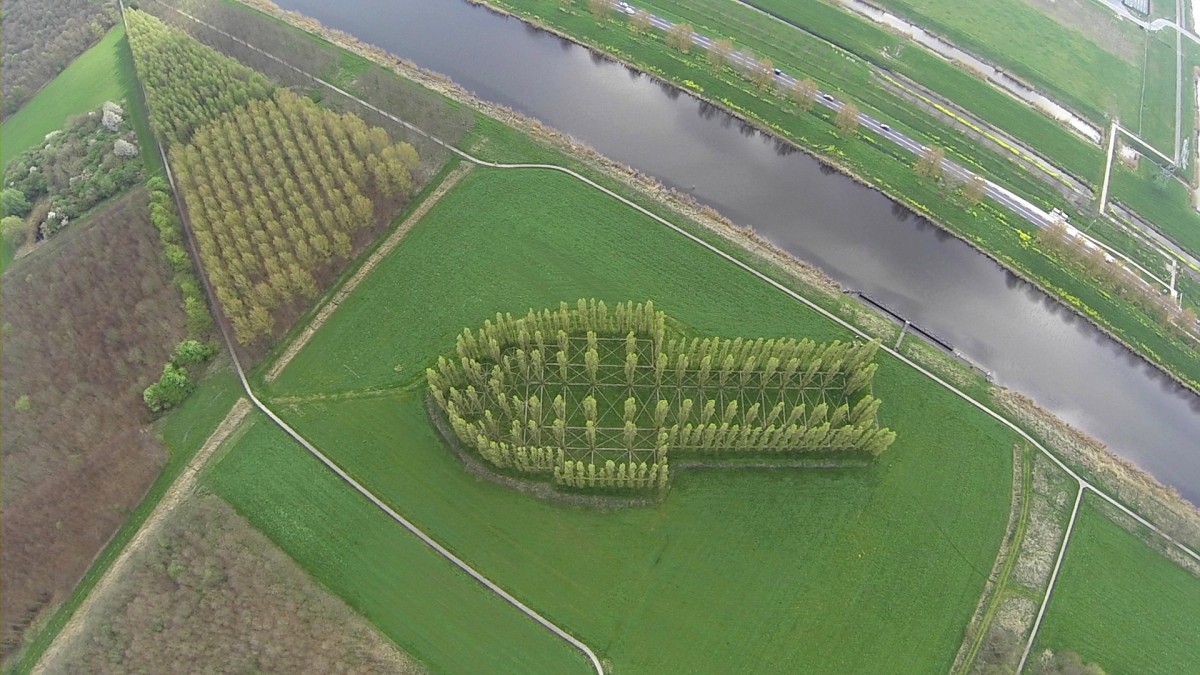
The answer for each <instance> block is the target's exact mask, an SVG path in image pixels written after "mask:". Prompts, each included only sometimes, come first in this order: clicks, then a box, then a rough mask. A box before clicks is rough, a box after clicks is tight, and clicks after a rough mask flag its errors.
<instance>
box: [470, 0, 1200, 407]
mask: <svg viewBox="0 0 1200 675" xmlns="http://www.w3.org/2000/svg"><path fill="white" fill-rule="evenodd" d="M652 1H653V0H652ZM493 4H496V5H498V6H501V7H505V8H510V9H514V10H515V11H519V13H520V14H521V15H522V16H525V17H527V18H529V19H531V20H533V21H535V22H538V23H541V24H545V25H549V26H550V27H551V28H554V29H556V30H560V31H563V32H565V33H566V34H567V35H569V36H572V37H574V38H576V39H579V40H582V41H584V42H585V43H588V44H591V45H593V46H595V47H596V48H598V49H601V50H603V51H606V52H609V53H613V54H615V55H618V56H619V57H621V58H622V59H625V60H626V61H628V62H630V63H631V64H633V65H634V66H636V67H639V68H641V69H644V70H647V71H649V72H652V73H654V74H656V75H658V76H660V77H663V78H666V79H668V80H670V81H672V82H675V83H676V84H678V85H679V86H681V87H683V88H685V89H687V90H690V91H692V92H693V93H695V94H696V95H697V96H703V97H704V98H706V99H707V100H710V101H713V102H715V103H719V104H720V105H722V106H723V107H725V108H726V109H728V110H730V111H732V112H734V113H736V114H738V115H741V116H743V117H747V118H749V119H752V120H754V121H755V122H757V123H758V124H759V125H761V126H763V127H765V128H767V129H770V130H771V131H772V132H774V133H777V134H779V135H781V136H784V137H786V138H789V139H791V140H793V141H794V142H796V143H798V144H799V145H800V146H801V147H804V148H807V149H810V150H811V151H813V152H815V153H817V154H818V155H820V156H822V157H823V158H824V160H825V161H828V162H831V163H834V164H836V165H838V166H839V167H841V168H842V169H843V170H845V171H847V172H849V173H852V174H853V175H855V176H856V177H858V178H859V179H860V180H863V181H865V182H867V183H869V184H872V185H875V186H877V187H878V188H879V189H881V190H883V191H884V192H886V193H887V194H888V195H890V196H892V197H893V198H895V199H898V200H899V201H901V202H902V203H904V204H906V205H908V206H909V207H911V208H913V209H914V210H916V211H917V212H919V213H921V214H923V215H926V216H928V217H929V218H931V219H932V220H934V221H935V222H937V223H939V224H940V225H942V226H943V227H946V228H948V229H949V230H950V231H952V232H954V233H955V234H957V235H958V236H960V237H962V238H963V239H965V240H966V241H968V242H970V243H971V244H972V245H974V246H976V247H978V248H980V249H981V250H983V251H984V252H986V253H987V254H989V255H990V256H992V257H993V258H995V259H997V260H998V261H1000V262H1001V263H1003V264H1004V265H1006V266H1007V267H1009V268H1010V269H1013V270H1015V271H1016V272H1018V273H1019V274H1021V275H1022V276H1024V277H1026V278H1027V279H1029V280H1032V281H1034V282H1036V283H1037V284H1038V285H1039V286H1040V287H1042V288H1043V289H1044V290H1046V291H1047V292H1049V293H1051V294H1052V295H1054V296H1056V297H1057V298H1058V299H1059V300H1060V301H1061V302H1063V303H1064V304H1066V305H1068V306H1070V307H1071V308H1073V309H1074V310H1075V311H1077V312H1078V313H1079V314H1081V315H1083V316H1085V317H1087V318H1088V319H1089V320H1090V321H1092V322H1093V323H1095V324H1097V325H1098V326H1100V327H1101V328H1103V329H1104V330H1106V331H1107V332H1109V333H1110V334H1111V335H1113V336H1115V337H1117V338H1118V339H1120V340H1122V341H1123V342H1124V343H1125V344H1127V345H1129V346H1130V348H1131V349H1133V350H1134V351H1136V352H1138V353H1139V354H1141V355H1142V356H1144V357H1145V358H1147V359H1148V360H1150V361H1152V362H1154V363H1156V364H1157V365H1159V366H1160V367H1162V368H1163V369H1165V370H1167V371H1168V372H1170V373H1171V374H1172V375H1173V376H1175V377H1176V378H1178V379H1179V380H1181V381H1182V382H1184V383H1186V384H1188V385H1189V386H1190V387H1192V388H1200V349H1198V348H1197V346H1196V345H1195V344H1194V343H1193V342H1191V341H1190V340H1188V339H1185V338H1181V337H1179V336H1178V335H1177V334H1175V333H1174V332H1173V331H1170V330H1164V329H1163V327H1162V326H1161V325H1160V324H1159V323H1158V321H1157V319H1156V318H1155V317H1154V316H1151V315H1149V314H1147V313H1146V312H1145V311H1144V310H1143V309H1141V308H1140V307H1138V306H1137V305H1136V304H1135V303H1132V302H1130V301H1128V300H1126V299H1123V298H1120V297H1118V296H1116V295H1113V294H1110V293H1108V292H1105V291H1103V290H1102V289H1099V288H1097V287H1096V285H1095V284H1094V283H1093V282H1092V281H1091V280H1090V279H1089V278H1087V277H1086V275H1084V274H1082V273H1081V272H1080V271H1079V270H1077V269H1074V268H1071V267H1064V266H1063V265H1061V264H1059V262H1058V261H1057V260H1056V259H1055V258H1054V257H1053V256H1050V255H1048V254H1047V252H1046V251H1045V250H1043V249H1041V248H1040V247H1039V246H1038V245H1037V244H1036V242H1035V237H1036V235H1037V233H1038V231H1039V230H1038V228H1037V227H1036V226H1034V225H1032V224H1031V223H1028V222H1026V221H1025V220H1024V219H1022V218H1020V217H1018V216H1016V215H1015V214H1013V213H1011V212H1009V211H1007V210H1006V209H1003V208H1002V207H1000V206H999V205H998V204H996V203H994V202H991V201H984V202H980V203H978V204H972V203H971V202H970V201H969V200H967V199H965V198H964V197H963V195H962V192H964V191H965V190H964V188H965V186H962V185H955V184H953V183H952V182H950V181H933V180H930V179H927V178H923V177H921V176H918V175H917V173H916V172H915V171H914V170H913V163H914V158H913V157H912V156H911V155H910V154H909V153H907V152H906V151H903V150H901V149H899V148H898V147H897V146H894V145H893V144H891V143H887V142H882V141H880V140H878V139H877V138H876V137H875V136H874V135H873V134H870V133H867V132H861V131H858V132H855V133H852V134H851V133H847V132H844V131H839V130H838V128H837V127H836V126H835V124H834V121H835V120H834V115H833V113H831V112H829V111H828V110H826V109H825V108H824V107H823V106H817V107H816V108H815V109H814V110H813V111H812V112H805V111H804V110H803V108H801V107H800V106H797V105H796V104H795V102H794V99H792V98H790V97H786V96H783V95H778V94H772V93H766V94H764V93H762V92H761V91H760V90H758V89H757V88H756V87H754V85H753V83H752V82H751V81H750V80H749V79H747V77H746V76H745V75H744V74H742V73H740V72H737V71H735V70H733V69H732V68H730V67H728V66H723V67H719V68H715V67H713V66H712V65H711V64H709V62H708V60H707V57H706V55H705V54H704V53H703V51H702V50H699V49H691V50H690V52H689V53H684V52H682V51H680V50H678V49H675V48H670V47H668V46H667V45H666V44H665V43H664V42H663V40H664V37H663V35H662V34H661V33H660V32H659V31H649V32H648V33H645V34H642V33H636V32H634V31H631V30H629V29H628V28H627V27H626V26H625V25H624V23H625V22H624V19H619V18H617V19H613V20H612V21H605V22H601V23H598V22H597V21H596V20H595V18H594V17H593V16H592V15H591V14H590V13H584V12H582V11H578V10H577V9H576V8H574V6H573V5H561V4H558V5H555V6H554V7H553V8H550V7H548V6H546V5H545V4H544V3H540V2H536V1H535V0H512V1H510V2H495V3H493ZM746 11H751V10H746ZM669 18H672V19H678V20H682V19H681V18H680V17H675V16H670V15H669ZM717 35H719V33H713V34H712V36H713V37H716V36H717ZM739 37H746V36H742V35H739ZM797 39H801V38H800V37H797ZM786 43H787V41H786V40H783V39H780V40H779V41H778V42H777V44H786ZM751 44H755V46H757V44H756V43H753V42H752V43H751ZM766 49H778V48H774V47H767V48H766ZM823 49H824V50H825V51H827V52H829V51H831V48H830V47H829V46H827V45H826V46H824V47H823ZM759 53H763V54H770V56H772V58H773V61H774V63H775V64H776V66H779V65H780V64H781V63H782V61H781V58H787V55H786V54H781V55H779V56H780V58H775V56H776V54H773V53H769V52H766V51H764V50H759ZM826 58H828V57H826ZM843 60H844V59H843ZM847 64H848V65H847V66H845V67H850V65H849V62H847ZM811 67H812V66H811V65H810V64H808V63H805V62H792V63H788V64H787V68H788V72H789V73H790V74H792V75H795V76H797V77H803V76H807V75H809V74H810V72H811V75H812V77H814V78H816V79H818V80H820V79H822V78H825V77H827V76H828V75H827V73H826V72H825V71H824V70H822V69H819V68H818V69H815V70H812V71H810V68H811ZM843 69H844V68H843ZM860 77H862V78H864V79H868V80H869V78H867V76H866V75H865V74H864V75H862V76H860ZM838 88H839V89H841V87H838ZM842 91H843V92H844V94H843V93H839V94H838V95H839V97H842V96H843V95H845V96H846V97H848V98H849V99H851V100H856V99H858V98H859V97H861V96H866V97H868V98H869V100H872V102H873V103H874V97H876V96H877V95H878V92H879V91H880V90H879V89H878V87H876V86H874V85H871V84H870V82H869V81H867V82H863V83H862V84H860V85H858V86H855V87H850V88H846V89H842ZM884 99H886V100H891V101H892V103H890V104H889V103H886V101H884V102H881V103H879V105H889V106H896V105H899V103H897V102H896V101H895V98H894V97H892V96H891V95H890V94H889V95H887V96H886V97H884ZM870 112H872V114H876V115H879V114H880V113H879V111H878V110H875V109H871V110H870ZM905 114H906V115H909V116H911V113H905ZM892 117H893V116H891V115H883V116H882V118H883V119H890V118H892ZM919 119H923V118H915V117H914V120H917V121H915V122H913V124H914V125H920V126H924V127H927V128H928V127H931V126H932V122H930V121H928V120H926V121H924V122H920V121H919ZM920 126H914V127H913V128H911V129H909V128H906V131H913V130H916V131H917V132H919V131H920ZM906 127H907V125H906ZM925 138H926V139H928V140H931V141H934V142H936V143H938V144H939V147H944V149H945V150H946V153H947V157H952V158H953V159H955V160H956V161H960V162H963V163H964V164H965V165H966V166H967V167H968V168H970V169H972V170H978V169H980V168H981V167H979V166H978V165H977V161H978V160H979V158H986V157H987V156H988V154H989V153H986V152H983V151H981V150H980V149H979V148H971V149H965V150H962V151H961V152H962V153H963V154H961V155H960V154H959V151H956V150H955V149H954V148H955V145H956V144H957V143H951V142H944V141H946V137H945V132H944V130H943V131H940V132H935V131H932V130H931V131H930V132H929V133H928V134H926V135H925ZM1000 161H1003V160H1000ZM1005 163H1006V164H1007V162H1005ZM1014 170H1016V169H1015V168H1013V169H1005V171H1009V172H1011V171H1014ZM989 171H990V169H989ZM1018 171H1019V170H1018ZM984 173H985V175H990V174H989V172H988V171H984ZM1026 180H1028V179H1026ZM1009 187H1013V185H1009ZM1030 189H1031V190H1032V194H1037V193H1038V192H1040V191H1044V190H1047V189H1049V188H1048V187H1046V186H1043V187H1033V188H1030ZM1019 191H1020V190H1019ZM1035 201H1037V200H1035ZM1042 204H1043V206H1046V207H1048V206H1049V204H1048V203H1046V202H1043V203H1042ZM1104 227H1105V226H1104V225H1103V221H1100V220H1097V221H1096V222H1095V223H1093V226H1092V227H1091V228H1090V229H1089V234H1091V235H1096V234H1097V232H1101V231H1103V228H1104ZM1114 236H1116V235H1114ZM1099 238H1100V239H1101V240H1102V241H1104V240H1105V239H1107V238H1108V237H1105V236H1099ZM1118 238H1120V237H1118Z"/></svg>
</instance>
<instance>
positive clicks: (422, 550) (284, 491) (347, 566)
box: [206, 413, 586, 673]
mask: <svg viewBox="0 0 1200 675" xmlns="http://www.w3.org/2000/svg"><path fill="white" fill-rule="evenodd" d="M256 415H257V416H256V417H255V418H254V423H253V426H252V427H251V428H250V429H249V430H248V431H247V432H246V433H245V435H244V436H242V437H241V438H240V439H239V441H238V443H237V445H236V447H235V448H234V449H233V450H232V451H231V452H230V453H229V454H228V455H226V456H224V457H223V458H222V459H221V460H220V462H219V463H218V464H217V465H216V466H215V467H213V468H211V469H210V471H209V472H208V474H207V475H206V482H207V484H209V485H211V486H212V487H213V488H214V489H215V490H216V491H217V492H218V493H219V494H221V495H222V496H224V497H225V498H226V499H228V500H229V501H230V502H231V503H232V504H233V505H234V507H235V508H236V509H237V510H238V511H239V512H240V513H241V514H242V515H243V517H245V518H246V519H247V520H249V521H250V522H251V523H253V524H254V525H255V526H256V527H257V528H259V529H260V530H262V531H263V532H265V533H266V534H267V535H268V536H270V537H271V538H272V539H273V540H275V541H276V543H278V544H279V545H280V546H281V547H282V548H283V549H284V550H285V551H287V552H288V553H289V554H290V555H291V556H292V557H293V558H294V559H295V560H296V561H297V562H299V563H300V564H301V565H302V566H304V567H305V568H307V570H308V571H309V572H310V573H311V574H312V575H313V576H314V577H315V578H316V579H317V580H318V581H319V582H320V583H322V584H323V585H324V586H325V587H327V588H329V589H330V590H332V591H333V592H335V593H337V594H338V595H340V596H341V597H342V598H343V599H344V600H345V601H346V602H347V603H348V604H349V605H350V606H351V607H353V608H354V609H355V610H356V611H358V612H359V613H361V614H362V615H363V616H365V617H366V618H367V619H368V620H370V621H371V622H373V623H374V624H375V626H376V627H377V628H378V629H379V630H380V631H382V632H383V633H384V634H385V635H387V636H388V637H390V638H391V639H393V640H396V641H397V642H398V643H399V644H401V645H402V646H403V648H404V650H405V651H407V652H408V653H409V654H411V655H412V656H414V657H416V658H417V659H419V660H421V661H422V662H424V663H425V664H427V665H429V666H430V667H432V668H433V671H434V672H445V673H482V672H491V673H534V672H537V673H571V672H584V671H585V669H586V665H585V663H586V662H585V661H584V658H583V656H582V654H581V653H580V652H577V651H575V650H574V649H573V648H571V647H570V646H569V645H567V644H566V643H564V642H561V641H560V640H558V638H556V637H554V635H552V634H551V633H550V632H549V631H547V630H545V629H543V628H542V627H541V626H539V625H538V624H536V623H534V622H533V621H532V620H530V619H528V618H527V617H525V616H524V615H523V614H521V613H520V612H518V611H517V610H516V609H515V608H513V607H511V606H509V605H508V604H506V603H505V602H504V601H503V600H501V599H500V598H498V597H496V596H494V595H492V594H490V593H487V592H485V591H484V590H483V589H482V587H480V586H479V585H478V584H477V583H476V582H475V581H474V580H472V579H471V578H469V577H467V576H466V574H464V573H462V572H459V571H458V570H457V569H456V568H454V567H453V566H452V565H451V564H450V563H448V562H446V561H445V560H444V559H442V558H441V557H439V556H438V555H437V554H436V553H434V552H433V550H432V549H429V548H427V547H426V546H425V545H424V544H422V543H421V542H420V540H418V539H417V538H416V537H414V536H412V535H411V534H409V533H408V532H407V531H405V530H404V529H403V528H401V527H400V525H398V524H396V523H395V522H393V521H392V520H391V519H390V518H388V517H387V516H386V515H385V514H384V513H383V512H382V511H380V510H379V509H377V508H376V507H375V506H374V505H372V504H371V503H370V502H368V501H367V500H366V499H365V498H363V497H361V496H359V495H358V494H357V493H356V492H354V491H353V490H352V489H351V488H349V487H348V486H347V485H345V484H344V483H342V482H341V480H340V479H339V478H338V477H337V476H335V475H334V474H333V473H331V472H330V471H328V470H327V469H326V468H325V467H324V466H322V465H321V464H320V463H319V462H318V461H317V460H316V459H315V458H313V457H312V455H310V454H308V453H307V452H306V451H305V450H304V449H303V448H301V447H300V446H299V445H297V444H296V443H295V442H294V441H292V440H291V439H290V438H288V437H287V436H286V435H284V433H283V432H282V431H280V430H279V429H278V427H276V426H275V425H274V424H272V423H271V422H269V421H267V420H266V418H265V417H262V416H261V415H258V414H257V413H256ZM480 543H485V542H480Z"/></svg>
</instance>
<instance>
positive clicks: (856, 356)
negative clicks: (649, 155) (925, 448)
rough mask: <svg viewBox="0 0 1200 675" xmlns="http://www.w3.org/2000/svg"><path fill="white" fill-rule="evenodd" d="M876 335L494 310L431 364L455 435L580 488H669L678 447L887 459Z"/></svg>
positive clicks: (632, 315) (645, 313)
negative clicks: (714, 334) (679, 332)
mask: <svg viewBox="0 0 1200 675" xmlns="http://www.w3.org/2000/svg"><path fill="white" fill-rule="evenodd" d="M877 349H878V343H877V342H871V343H865V344H863V343H842V342H837V341H835V342H831V343H828V344H817V343H814V342H812V341H811V340H799V341H797V340H763V339H758V340H743V339H741V338H737V339H733V340H729V339H718V338H708V339H703V340H702V339H700V338H692V339H691V340H690V341H689V340H688V339H685V338H683V337H679V336H672V335H670V334H669V333H668V332H667V331H666V328H665V315H664V314H663V313H662V312H658V311H655V309H654V305H653V303H645V304H637V305H634V304H633V303H622V304H618V305H616V306H615V308H614V310H613V311H611V312H610V311H609V309H608V307H607V306H606V305H605V304H604V302H596V301H594V300H593V301H590V302H585V301H583V300H580V301H579V302H578V304H577V307H576V309H573V310H572V309H569V308H568V306H567V305H566V303H563V304H562V305H561V306H560V307H559V309H558V311H556V312H552V311H543V312H541V313H534V312H532V311H531V312H530V313H529V314H528V315H527V316H525V317H524V318H517V319H514V318H513V317H512V316H509V315H501V314H497V315H496V320H495V322H492V321H491V320H489V321H487V322H485V323H484V325H483V327H482V328H480V329H479V330H478V331H472V330H470V329H468V330H465V331H463V333H462V334H461V335H460V336H459V338H458V341H457V345H456V353H455V357H454V358H452V359H447V358H445V357H442V358H439V360H438V363H437V366H436V367H435V368H430V369H428V370H427V371H426V377H427V379H428V382H429V385H430V390H431V393H432V394H433V397H434V399H435V400H436V402H437V404H438V407H439V408H440V410H441V411H442V413H444V415H445V417H446V419H447V422H448V424H449V426H450V428H451V429H452V430H453V431H454V435H455V436H456V437H457V438H458V440H459V441H461V442H462V443H463V444H464V445H466V446H467V447H470V448H473V449H474V450H476V451H478V452H479V454H480V455H481V456H482V457H483V458H484V459H486V460H488V461H489V462H491V463H492V464H493V465H494V466H496V467H499V468H501V469H513V470H516V471H519V472H525V473H534V474H553V476H554V479H555V482H556V483H558V484H559V485H564V486H568V487H574V488H585V487H586V488H595V487H603V488H635V489H647V488H662V487H665V486H666V484H667V482H668V476H669V472H670V469H669V466H668V454H671V455H672V456H676V457H678V456H681V455H682V456H684V457H695V458H702V457H722V458H725V459H739V458H746V457H751V458H756V459H757V460H762V459H764V458H766V459H769V458H772V457H780V456H786V455H795V454H797V453H801V454H811V453H822V454H825V455H830V454H839V455H842V454H845V453H854V454H859V455H865V456H872V457H873V456H878V455H879V454H880V453H882V452H883V451H884V450H885V449H886V448H887V447H888V446H889V445H891V443H892V441H893V440H895V437H896V435H895V433H893V432H892V431H890V430H888V429H883V428H880V427H879V426H878V424H877V423H876V413H877V411H878V410H879V406H880V402H879V400H878V399H876V398H875V397H874V396H872V395H871V393H870V387H871V383H872V380H873V379H874V376H875V371H876V370H877V365H876V364H875V363H873V359H874V356H875V352H876V350H877Z"/></svg>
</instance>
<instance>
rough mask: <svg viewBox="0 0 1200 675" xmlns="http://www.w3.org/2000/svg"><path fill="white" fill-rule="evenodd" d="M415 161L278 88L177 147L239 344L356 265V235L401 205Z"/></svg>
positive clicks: (209, 263) (184, 184) (369, 131)
mask: <svg viewBox="0 0 1200 675" xmlns="http://www.w3.org/2000/svg"><path fill="white" fill-rule="evenodd" d="M419 162H420V160H419V158H418V157H417V153H416V151H415V150H413V148H412V146H409V145H407V144H393V143H392V142H391V140H390V138H389V137H388V135H387V132H385V131H384V130H383V129H380V128H378V127H375V128H368V127H367V125H366V123H364V122H363V121H362V120H361V119H359V118H357V117H355V116H353V115H349V114H346V115H337V114H335V113H332V112H330V111H327V110H324V109H321V108H319V107H317V106H316V104H314V103H312V102H311V101H309V100H308V99H303V98H300V97H298V96H296V95H295V94H292V93H291V92H289V91H287V90H282V89H281V90H279V91H278V92H276V93H275V95H274V97H273V98H272V99H271V100H267V101H252V102H250V103H249V104H247V105H246V106H245V107H243V108H241V109H239V110H236V111H234V112H233V113H230V114H228V115H224V116H222V117H221V118H219V119H217V120H215V121H213V122H212V123H210V124H208V125H206V126H204V127H201V128H200V129H199V130H197V132H196V134H195V137H194V139H193V142H192V143H191V144H189V145H187V146H182V147H176V148H175V149H173V150H172V151H171V163H172V165H173V166H174V167H175V168H176V171H177V172H178V176H179V183H180V189H181V190H182V191H183V195H184V197H185V199H186V200H187V202H188V209H189V212H190V213H191V216H192V224H193V227H194V229H195V231H196V238H197V240H198V243H199V246H200V256H201V259H202V261H203V263H204V266H205V268H206V269H207V270H208V273H209V277H210V278H211V280H212V282H213V285H214V287H215V288H216V292H217V297H218V298H219V300H220V302H221V306H222V308H224V310H225V313H226V315H227V316H228V317H229V319H230V321H231V322H232V323H233V326H234V330H235V332H236V333H237V336H238V339H239V340H240V341H242V342H243V343H245V342H249V341H252V340H254V339H256V338H258V337H261V336H266V335H269V334H270V333H271V332H272V330H273V329H274V327H275V324H276V321H275V318H274V316H273V314H272V313H273V312H274V311H275V310H276V309H277V308H280V307H286V306H288V305H289V304H291V303H292V302H294V301H295V300H296V299H298V298H302V299H304V300H306V301H307V300H311V299H313V298H314V297H315V296H316V295H317V293H318V292H319V291H320V290H321V287H322V286H323V285H324V284H323V283H321V281H322V280H324V281H326V282H327V281H329V280H331V279H332V277H333V273H336V272H337V271H339V270H340V268H341V265H344V264H345V263H346V261H347V260H349V259H350V258H351V257H352V255H353V253H354V249H355V246H354V234H355V232H357V231H360V230H370V229H371V228H373V227H374V226H375V225H377V224H379V222H381V221H385V220H386V219H387V218H388V217H390V215H391V214H392V213H393V212H394V210H395V207H396V206H398V205H399V204H400V203H401V202H402V201H403V200H404V199H405V198H407V197H408V195H409V193H410V192H411V191H412V187H413V179H412V174H411V172H412V171H413V170H415V169H416V168H417V165H418V164H419ZM364 193H365V194H364Z"/></svg>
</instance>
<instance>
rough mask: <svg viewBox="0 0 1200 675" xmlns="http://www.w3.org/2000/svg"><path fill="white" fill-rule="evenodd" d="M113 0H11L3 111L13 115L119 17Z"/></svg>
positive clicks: (2, 58)
mask: <svg viewBox="0 0 1200 675" xmlns="http://www.w3.org/2000/svg"><path fill="white" fill-rule="evenodd" d="M117 18H118V16H117V3H116V2H113V0H6V1H5V2H4V5H3V9H0V27H2V32H3V37H2V38H0V115H3V116H4V117H8V116H9V115H11V114H12V113H14V112H16V111H17V109H19V108H20V107H21V106H23V105H25V102H26V101H28V100H29V99H30V98H32V97H33V95H34V93H36V92H37V90H38V89H41V88H42V86H44V85H45V84H46V83H47V82H49V81H50V80H52V79H54V76H55V75H58V74H59V73H60V72H62V70H63V68H66V67H67V66H68V65H69V64H70V63H71V62H72V61H74V60H75V57H77V56H79V55H80V54H82V53H83V52H84V51H86V50H87V48H88V47H90V46H92V45H93V44H95V43H96V41H97V40H99V39H100V38H101V37H103V36H104V34H105V33H106V32H108V29H109V28H111V27H112V26H113V24H115V23H116V22H117Z"/></svg>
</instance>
